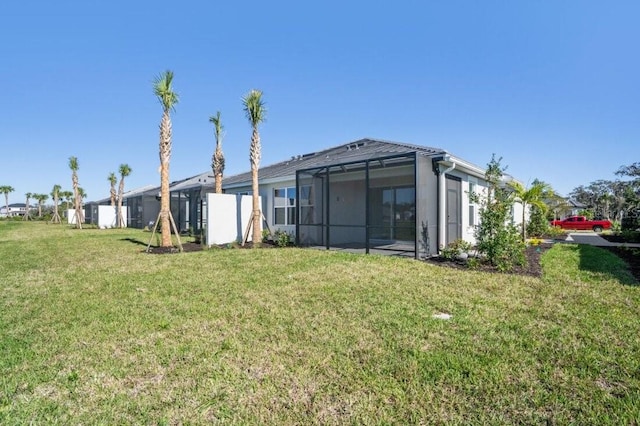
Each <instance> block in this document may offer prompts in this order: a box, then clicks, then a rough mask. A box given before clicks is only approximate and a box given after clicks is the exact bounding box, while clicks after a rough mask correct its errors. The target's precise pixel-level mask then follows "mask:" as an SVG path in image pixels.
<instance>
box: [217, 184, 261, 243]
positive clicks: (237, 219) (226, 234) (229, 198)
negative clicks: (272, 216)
mask: <svg viewBox="0 0 640 426" xmlns="http://www.w3.org/2000/svg"><path fill="white" fill-rule="evenodd" d="M259 202H260V205H262V200H260V201H259ZM252 210H253V204H252V200H251V195H237V194H211V193H210V194H207V240H206V241H207V245H209V246H212V245H216V244H229V243H234V242H237V241H240V242H241V241H242V239H243V237H244V234H245V233H246V231H247V227H248V226H249V222H250V220H251V212H252ZM260 225H261V227H260V230H261V231H262V218H261V219H260ZM251 234H252V233H251V232H249V238H248V240H247V241H251V240H252V238H251V237H252V235H251Z"/></svg>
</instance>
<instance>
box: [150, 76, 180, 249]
mask: <svg viewBox="0 0 640 426" xmlns="http://www.w3.org/2000/svg"><path fill="white" fill-rule="evenodd" d="M172 83H173V72H172V71H169V70H167V71H165V72H164V73H162V74H160V75H159V76H158V77H156V79H155V81H154V82H153V93H154V94H155V95H156V97H157V98H158V100H159V101H160V103H161V104H162V121H161V122H160V145H159V151H160V225H161V232H162V241H161V244H160V245H161V246H162V247H171V246H172V243H171V227H170V223H169V215H170V214H171V210H170V204H169V201H170V199H169V195H170V194H169V160H170V158H171V115H170V113H171V111H172V110H173V111H175V106H176V104H177V103H178V94H177V93H176V92H174V91H173V86H172Z"/></svg>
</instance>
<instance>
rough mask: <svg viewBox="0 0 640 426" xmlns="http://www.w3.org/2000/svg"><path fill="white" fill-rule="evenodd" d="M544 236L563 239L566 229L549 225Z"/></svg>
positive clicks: (565, 235)
mask: <svg viewBox="0 0 640 426" xmlns="http://www.w3.org/2000/svg"><path fill="white" fill-rule="evenodd" d="M545 236H546V237H549V238H551V239H554V240H557V239H564V238H566V237H567V231H565V230H564V229H562V228H560V227H559V226H550V227H549V229H548V230H547V233H546V234H545Z"/></svg>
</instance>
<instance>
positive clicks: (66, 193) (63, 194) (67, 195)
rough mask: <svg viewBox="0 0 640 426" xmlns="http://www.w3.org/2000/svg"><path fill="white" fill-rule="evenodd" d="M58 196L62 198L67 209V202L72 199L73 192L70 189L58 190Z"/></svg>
mask: <svg viewBox="0 0 640 426" xmlns="http://www.w3.org/2000/svg"><path fill="white" fill-rule="evenodd" d="M59 194H60V198H62V199H64V202H65V203H66V207H67V208H66V210H69V203H71V201H72V200H73V192H71V191H60V193H59Z"/></svg>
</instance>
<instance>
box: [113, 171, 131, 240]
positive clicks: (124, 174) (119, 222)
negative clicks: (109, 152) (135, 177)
mask: <svg viewBox="0 0 640 426" xmlns="http://www.w3.org/2000/svg"><path fill="white" fill-rule="evenodd" d="M132 171H133V170H131V167H129V165H128V164H120V185H119V187H118V220H117V221H116V224H117V225H116V226H118V227H119V228H124V227H125V223H124V216H123V214H122V196H123V194H124V178H125V177H127V176H129V175H130V174H131V172H132Z"/></svg>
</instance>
